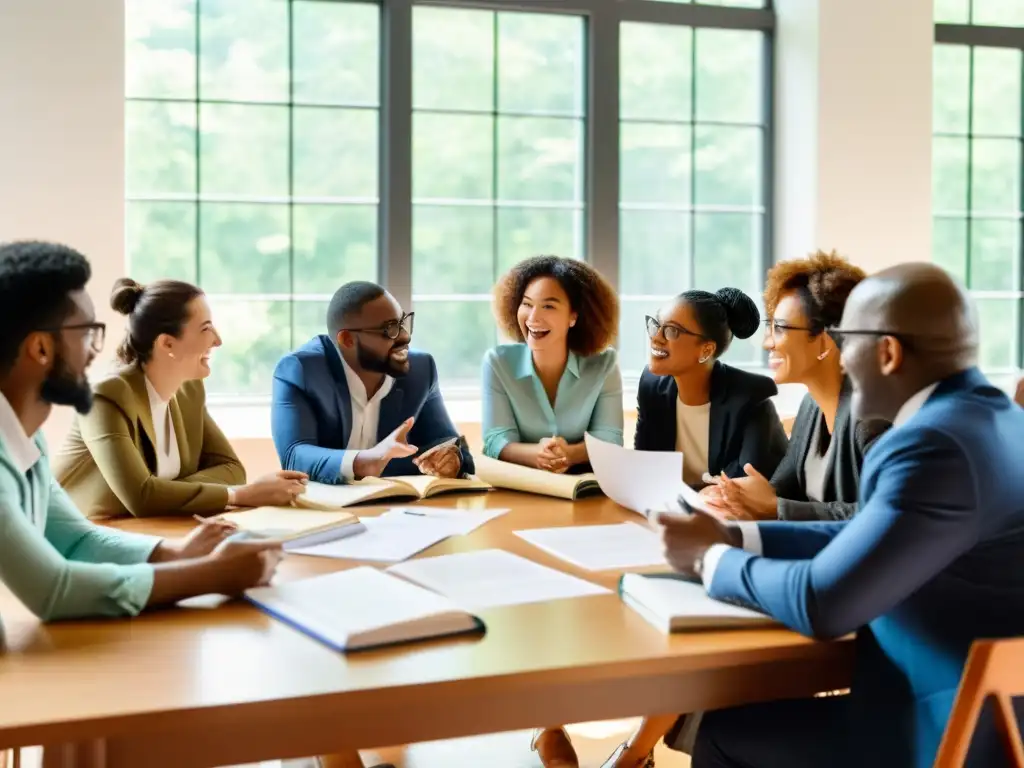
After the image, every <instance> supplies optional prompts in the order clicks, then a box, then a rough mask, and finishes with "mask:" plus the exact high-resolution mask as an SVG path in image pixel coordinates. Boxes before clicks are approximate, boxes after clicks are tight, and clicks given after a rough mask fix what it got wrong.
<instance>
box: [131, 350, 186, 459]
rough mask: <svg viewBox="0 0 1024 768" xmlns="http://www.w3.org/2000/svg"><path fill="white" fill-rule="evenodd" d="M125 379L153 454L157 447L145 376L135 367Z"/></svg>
mask: <svg viewBox="0 0 1024 768" xmlns="http://www.w3.org/2000/svg"><path fill="white" fill-rule="evenodd" d="M125 378H126V379H127V380H128V384H129V385H130V386H131V388H132V394H133V395H135V405H136V410H137V411H138V413H139V425H140V426H141V427H142V432H143V433H144V434H145V435H146V438H147V439H148V440H149V444H150V445H151V446H153V450H154V452H155V451H156V445H157V443H156V429H155V428H154V427H153V412H152V410H151V409H150V407H149V392H148V391H147V390H146V374H145V373H143V372H142V369H141V368H139V367H138V366H135V367H134V368H133V369H132V370H131V371H130V372H129V373H128V375H127V376H126V377H125ZM175 426H177V425H175ZM140 447H141V446H140ZM153 455H154V457H155V456H156V454H155V453H154V454H153Z"/></svg>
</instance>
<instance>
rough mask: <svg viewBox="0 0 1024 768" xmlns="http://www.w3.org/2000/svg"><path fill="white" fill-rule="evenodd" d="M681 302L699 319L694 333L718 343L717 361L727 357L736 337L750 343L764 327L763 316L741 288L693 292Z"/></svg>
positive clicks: (682, 298) (685, 292)
mask: <svg viewBox="0 0 1024 768" xmlns="http://www.w3.org/2000/svg"><path fill="white" fill-rule="evenodd" d="M676 301H679V302H682V303H684V304H686V305H687V306H689V307H690V308H691V309H692V310H693V314H694V315H696V316H697V324H698V325H699V326H700V327H699V328H697V329H695V330H697V331H698V332H699V333H701V334H702V335H703V336H704V337H705V338H707V339H708V340H709V341H713V342H715V359H716V360H717V359H718V358H719V357H721V356H722V355H724V354H725V353H726V350H728V349H729V345H730V344H731V343H732V338H733V336H736V337H738V338H741V339H749V338H750V337H751V336H753V335H754V331H756V330H757V327H758V326H759V325H760V324H761V313H760V312H758V311H757V305H756V304H755V303H754V300H753V299H751V298H750V297H749V296H747V294H745V293H744V292H743V291H741V290H740V289H739V288H721V289H719V290H717V291H715V292H714V293H710V292H708V291H700V290H692V291H684V292H683V293H681V294H679V296H678V297H677V298H676Z"/></svg>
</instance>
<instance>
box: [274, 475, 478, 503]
mask: <svg viewBox="0 0 1024 768" xmlns="http://www.w3.org/2000/svg"><path fill="white" fill-rule="evenodd" d="M490 489H491V486H490V485H489V484H488V483H486V482H484V481H482V480H480V479H479V478H476V477H470V478H461V477H431V476H430V475H402V476H401V477H386V478H385V477H365V478H363V479H362V480H356V481H355V482H351V483H343V484H340V485H328V484H326V483H313V482H311V483H308V484H307V485H306V490H305V492H304V493H302V494H300V495H299V496H296V497H295V501H294V502H293V503H294V504H295V506H297V507H303V508H304V509H323V510H337V509H341V508H343V507H347V506H350V505H352V504H359V503H360V502H364V501H376V500H378V499H394V498H403V497H412V498H414V499H426V498H429V497H431V496H436V495H437V494H439V493H450V492H453V491H489V490H490Z"/></svg>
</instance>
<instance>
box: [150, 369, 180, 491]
mask: <svg viewBox="0 0 1024 768" xmlns="http://www.w3.org/2000/svg"><path fill="white" fill-rule="evenodd" d="M146 391H147V392H148V393H149V408H150V410H151V411H152V413H153V429H154V430H155V432H156V476H157V477H159V478H161V479H163V480H177V479H178V475H180V474H181V454H180V453H179V452H178V437H177V435H175V434H174V420H173V419H172V418H171V409H170V407H169V404H168V401H166V400H163V399H161V397H160V394H159V393H158V392H157V391H156V389H155V388H154V387H153V385H152V384H151V383H150V381H149V379H148V378H147V379H146Z"/></svg>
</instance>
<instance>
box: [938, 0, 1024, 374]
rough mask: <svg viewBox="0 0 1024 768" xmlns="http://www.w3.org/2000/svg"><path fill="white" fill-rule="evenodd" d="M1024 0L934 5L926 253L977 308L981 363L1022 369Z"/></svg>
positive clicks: (993, 368)
mask: <svg viewBox="0 0 1024 768" xmlns="http://www.w3.org/2000/svg"><path fill="white" fill-rule="evenodd" d="M1022 9H1024V4H1021V3H1017V2H993V1H992V0H988V1H985V0H974V2H973V3H968V2H960V3H955V4H954V3H949V2H939V3H937V4H936V20H937V21H938V22H939V24H938V25H937V27H936V41H937V44H936V46H935V53H934V99H933V104H934V116H933V131H934V144H933V157H934V160H933V195H932V197H933V213H934V218H933V256H934V260H935V262H936V263H938V264H940V265H941V266H943V267H945V268H946V269H948V270H949V271H950V272H952V273H953V274H955V275H957V276H958V277H959V278H960V279H962V280H963V281H964V282H965V283H966V285H967V286H968V288H970V289H971V292H972V293H973V295H974V297H975V299H976V301H977V306H978V315H979V322H980V327H981V361H980V362H981V366H982V367H983V368H984V369H985V370H986V372H987V373H988V374H989V375H990V376H992V377H993V379H995V380H997V381H998V382H999V383H1000V384H1003V385H1009V384H1010V383H1011V382H1012V381H1013V379H1014V378H1015V376H1016V373H1017V371H1018V370H1019V369H1020V368H1021V367H1024V348H1022V328H1024V325H1022V324H1024V263H1022V234H1024V230H1022V223H1024V222H1022V212H1024V207H1022V194H1024V190H1022V184H1021V180H1022V177H1024V155H1022V152H1021V147H1022V142H1024V132H1022V114H1021V95H1022V88H1024V82H1022V70H1024V28H1022V25H1024V10H1022Z"/></svg>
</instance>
